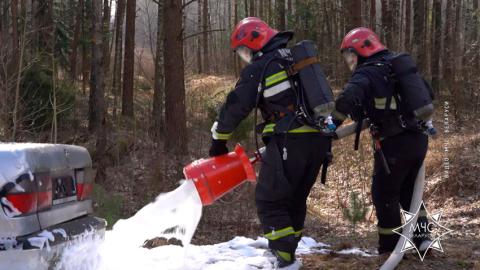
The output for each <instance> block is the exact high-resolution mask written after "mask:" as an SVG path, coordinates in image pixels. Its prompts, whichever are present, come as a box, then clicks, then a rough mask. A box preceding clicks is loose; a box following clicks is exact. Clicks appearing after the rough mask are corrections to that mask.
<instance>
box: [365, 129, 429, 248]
mask: <svg viewBox="0 0 480 270" xmlns="http://www.w3.org/2000/svg"><path fill="white" fill-rule="evenodd" d="M381 149H382V151H383V154H384V155H385V158H386V160H387V163H388V166H389V168H390V171H391V173H390V174H387V173H386V171H385V167H384V166H383V164H382V160H381V157H380V154H379V153H378V152H375V157H374V159H375V163H374V173H373V182H372V199H373V204H374V206H375V209H376V213H377V219H378V235H379V241H378V243H379V248H378V251H379V253H384V252H390V251H393V250H394V248H395V245H396V244H397V241H398V239H399V237H400V236H399V235H398V234H396V233H394V232H393V231H392V230H393V229H394V228H397V227H399V226H401V224H402V223H401V216H400V207H402V208H403V209H404V210H406V211H409V210H410V202H411V200H412V195H413V189H414V185H415V179H416V177H417V173H418V171H419V169H420V167H421V166H422V163H423V160H424V159H425V155H426V153H427V149H428V137H427V136H426V135H424V134H422V133H419V132H414V131H405V132H403V133H400V134H398V135H396V136H393V137H388V138H385V139H384V140H382V141H381ZM422 210H424V209H422ZM417 222H418V223H425V222H427V220H426V215H425V211H421V212H420V216H419V218H418V221H417ZM422 225H425V224H422ZM419 227H420V228H421V227H424V226H419ZM415 233H416V232H415ZM414 240H415V239H414Z"/></svg>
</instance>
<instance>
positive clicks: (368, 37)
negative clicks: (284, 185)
mask: <svg viewBox="0 0 480 270" xmlns="http://www.w3.org/2000/svg"><path fill="white" fill-rule="evenodd" d="M340 49H341V50H342V51H344V50H353V51H354V52H355V53H357V54H358V55H360V56H362V57H370V56H372V55H374V54H376V53H377V52H380V51H383V50H386V49H387V48H386V47H385V46H384V45H383V44H382V42H380V39H379V38H378V36H377V34H375V32H373V31H372V30H370V29H368V28H366V27H358V28H355V29H353V30H351V31H350V32H348V34H347V35H346V36H345V37H344V38H343V41H342V45H341V47H340Z"/></svg>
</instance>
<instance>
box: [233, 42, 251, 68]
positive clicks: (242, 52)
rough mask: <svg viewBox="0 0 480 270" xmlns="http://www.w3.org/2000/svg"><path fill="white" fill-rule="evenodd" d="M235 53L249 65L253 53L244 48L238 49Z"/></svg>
mask: <svg viewBox="0 0 480 270" xmlns="http://www.w3.org/2000/svg"><path fill="white" fill-rule="evenodd" d="M235 52H236V53H237V54H238V56H240V58H242V60H243V61H245V62H246V63H249V64H250V63H251V62H252V58H253V52H252V50H250V49H249V48H247V47H245V46H241V47H238V48H237V49H236V50H235Z"/></svg>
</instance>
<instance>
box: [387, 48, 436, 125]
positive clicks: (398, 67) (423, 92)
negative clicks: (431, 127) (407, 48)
mask: <svg viewBox="0 0 480 270" xmlns="http://www.w3.org/2000/svg"><path fill="white" fill-rule="evenodd" d="M391 65H392V71H393V72H394V73H395V76H396V78H397V80H398V83H399V84H400V87H399V91H400V97H401V99H402V100H401V103H402V106H404V109H405V110H406V111H407V112H413V115H414V116H415V117H416V118H418V119H420V120H424V121H427V120H429V119H430V118H431V116H432V114H433V104H432V97H431V95H430V91H429V89H428V88H427V85H426V83H425V82H424V80H423V78H422V77H421V75H420V74H419V73H418V70H417V66H416V64H415V62H414V61H413V59H412V57H411V56H410V55H408V54H406V53H402V54H399V55H396V56H395V57H393V58H392V59H391Z"/></svg>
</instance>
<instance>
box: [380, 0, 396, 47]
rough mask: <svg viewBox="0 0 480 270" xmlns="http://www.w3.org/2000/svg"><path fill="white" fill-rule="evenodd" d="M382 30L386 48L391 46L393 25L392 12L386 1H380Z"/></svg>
mask: <svg viewBox="0 0 480 270" xmlns="http://www.w3.org/2000/svg"><path fill="white" fill-rule="evenodd" d="M382 29H383V31H382V32H384V33H385V39H384V40H385V43H386V45H387V47H392V46H393V38H392V37H393V33H392V32H393V30H394V29H393V24H392V10H391V8H390V6H389V3H388V0H382Z"/></svg>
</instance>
